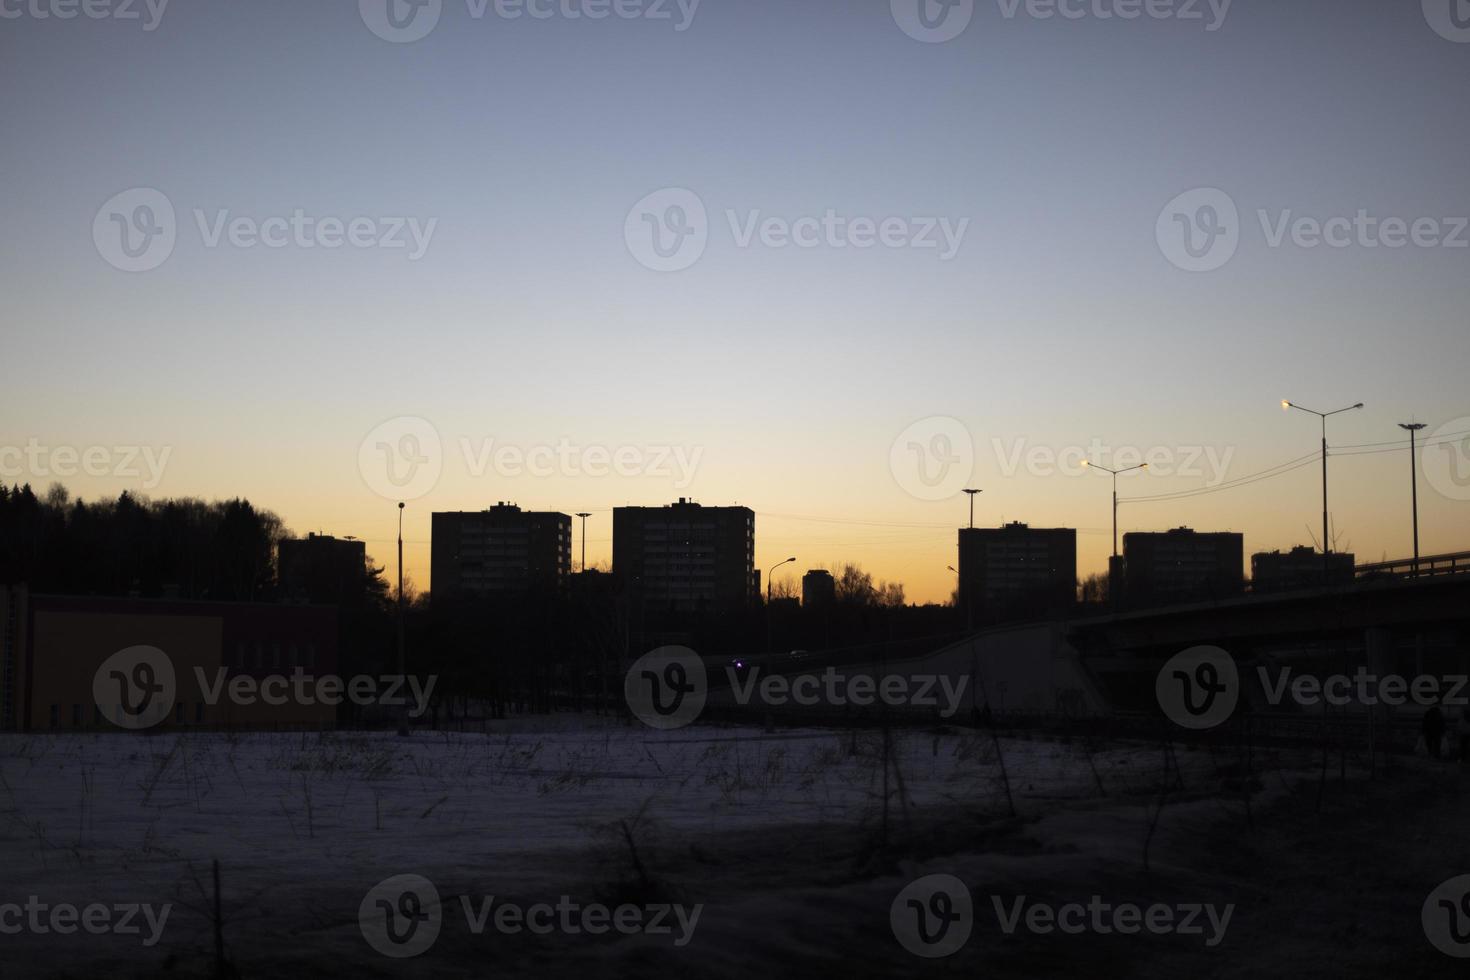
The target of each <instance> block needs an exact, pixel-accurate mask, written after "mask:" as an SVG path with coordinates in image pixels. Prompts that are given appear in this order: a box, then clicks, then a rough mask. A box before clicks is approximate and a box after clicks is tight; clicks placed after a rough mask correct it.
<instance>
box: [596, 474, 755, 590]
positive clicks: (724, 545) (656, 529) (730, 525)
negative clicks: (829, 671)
mask: <svg viewBox="0 0 1470 980" xmlns="http://www.w3.org/2000/svg"><path fill="white" fill-rule="evenodd" d="M613 574H615V575H617V576H618V577H619V578H620V579H621V580H622V583H623V587H624V589H625V590H626V592H627V594H628V596H629V600H630V602H631V603H632V604H633V608H635V609H641V610H643V611H645V612H650V613H656V612H661V611H678V612H689V611H717V610H729V609H736V608H740V607H742V606H745V605H747V604H749V603H750V602H751V601H752V600H753V599H754V598H755V596H756V595H757V594H758V592H759V587H758V585H757V582H758V579H757V578H756V570H755V512H754V511H752V510H751V509H750V508H749V507H704V506H702V505H700V504H697V503H694V502H693V501H691V500H686V499H685V498H683V497H680V498H679V501H678V502H677V503H673V504H669V505H667V506H664V507H615V508H613Z"/></svg>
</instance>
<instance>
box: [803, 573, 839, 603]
mask: <svg viewBox="0 0 1470 980" xmlns="http://www.w3.org/2000/svg"><path fill="white" fill-rule="evenodd" d="M836 601H837V582H836V580H835V579H833V578H832V573H831V572H829V571H827V570H826V569H825V568H813V569H812V570H811V571H809V572H807V573H806V574H805V575H803V576H802V577H801V604H802V605H803V606H830V605H832V604H833V603H834V602H836Z"/></svg>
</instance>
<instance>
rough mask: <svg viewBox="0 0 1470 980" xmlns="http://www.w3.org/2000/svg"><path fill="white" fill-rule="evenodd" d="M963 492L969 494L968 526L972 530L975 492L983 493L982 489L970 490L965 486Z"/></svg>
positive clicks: (973, 525)
mask: <svg viewBox="0 0 1470 980" xmlns="http://www.w3.org/2000/svg"><path fill="white" fill-rule="evenodd" d="M965 493H967V494H969V496H970V528H971V529H972V530H973V529H974V527H975V494H977V493H984V491H983V490H970V489H968V488H967V489H966V490H965Z"/></svg>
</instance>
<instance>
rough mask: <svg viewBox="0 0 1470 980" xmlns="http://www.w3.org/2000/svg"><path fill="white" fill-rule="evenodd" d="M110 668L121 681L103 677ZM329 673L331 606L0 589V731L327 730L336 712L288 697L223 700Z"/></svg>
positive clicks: (333, 669) (333, 647)
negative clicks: (243, 686) (244, 682)
mask: <svg viewBox="0 0 1470 980" xmlns="http://www.w3.org/2000/svg"><path fill="white" fill-rule="evenodd" d="M140 648H141V649H143V650H146V654H139V653H137V651H139V650H140ZM119 658H121V660H119ZM140 658H141V659H140ZM144 660H146V670H143V671H140V669H139V663H140V662H142V661H144ZM120 663H121V665H122V667H123V668H124V669H109V665H112V666H113V667H116V666H117V665H119V664H120ZM337 672H338V629H337V610H336V609H335V608H333V607H331V606H300V605H281V604H268V603H254V602H194V601H181V600H167V599H131V598H129V599H124V598H104V597H98V596H59V595H37V594H33V593H30V592H29V591H28V590H27V589H26V588H25V587H24V586H15V587H0V699H3V700H0V730H7V731H45V730H62V731H74V730H103V731H106V730H117V729H127V730H140V729H145V728H146V729H152V728H170V727H172V728H188V727H204V728H246V729H316V728H325V727H331V726H333V725H334V724H335V721H336V718H337V706H336V705H333V704H329V703H326V702H324V701H321V700H313V701H311V702H310V703H308V701H306V700H298V699H296V698H294V697H289V696H288V697H286V698H285V700H284V701H283V702H282V703H271V701H270V700H267V699H265V698H263V697H260V698H253V699H249V700H248V701H242V700H237V699H235V698H232V697H231V696H230V694H229V692H230V691H231V689H232V686H233V684H234V683H235V682H236V681H237V678H239V677H241V676H245V677H248V678H250V680H251V682H252V683H255V684H259V685H261V687H260V688H259V689H260V690H261V691H265V690H266V686H265V685H264V682H265V680H266V678H287V679H289V678H292V677H293V676H294V675H296V674H297V673H301V674H304V675H306V676H307V677H312V678H317V677H323V676H329V675H335V674H337ZM274 683H275V684H277V685H279V684H280V682H279V681H277V682H274ZM276 689H277V688H276V687H272V691H274V690H276ZM286 690H290V688H289V687H287V688H286ZM272 700H274V694H273V695H272Z"/></svg>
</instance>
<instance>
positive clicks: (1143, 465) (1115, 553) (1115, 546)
mask: <svg viewBox="0 0 1470 980" xmlns="http://www.w3.org/2000/svg"><path fill="white" fill-rule="evenodd" d="M1082 465H1083V466H1088V467H1091V468H1092V469H1095V470H1102V471H1103V472H1104V473H1111V474H1113V557H1114V558H1117V557H1118V474H1119V473H1132V472H1133V471H1134V470H1146V469H1148V464H1147V463H1139V464H1138V465H1137V466H1125V467H1123V468H1122V469H1120V470H1115V469H1110V468H1109V467H1106V466H1104V465H1102V464H1101V463H1094V462H1092V461H1090V460H1086V459H1084V460H1083V461H1082Z"/></svg>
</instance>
